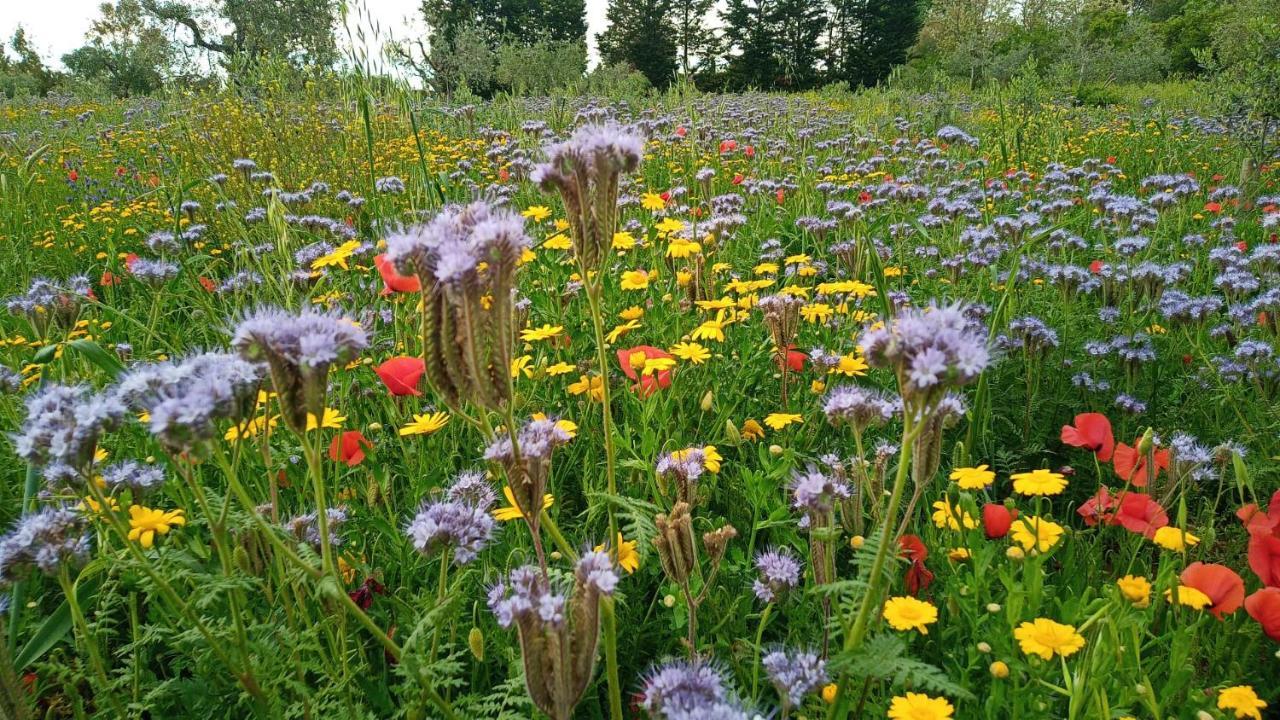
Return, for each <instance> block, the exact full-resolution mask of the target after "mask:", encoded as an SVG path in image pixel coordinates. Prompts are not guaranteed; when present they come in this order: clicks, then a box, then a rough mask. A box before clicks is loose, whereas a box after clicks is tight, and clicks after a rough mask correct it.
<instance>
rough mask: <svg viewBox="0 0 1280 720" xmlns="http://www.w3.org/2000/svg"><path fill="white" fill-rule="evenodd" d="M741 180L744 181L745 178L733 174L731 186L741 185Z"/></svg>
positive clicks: (740, 174)
mask: <svg viewBox="0 0 1280 720" xmlns="http://www.w3.org/2000/svg"><path fill="white" fill-rule="evenodd" d="M743 180H746V178H745V177H743V175H742V173H734V174H733V184H734V185H741V184H742V181H743Z"/></svg>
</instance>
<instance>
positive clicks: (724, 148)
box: [720, 140, 738, 155]
mask: <svg viewBox="0 0 1280 720" xmlns="http://www.w3.org/2000/svg"><path fill="white" fill-rule="evenodd" d="M737 147H738V141H737V140H721V141H720V154H721V155H723V154H725V153H727V152H731V151H733V150H736V149H737Z"/></svg>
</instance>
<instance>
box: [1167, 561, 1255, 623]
mask: <svg viewBox="0 0 1280 720" xmlns="http://www.w3.org/2000/svg"><path fill="white" fill-rule="evenodd" d="M1182 584H1183V585H1186V586H1187V587H1193V588H1195V589H1197V590H1199V591H1200V592H1202V593H1204V594H1205V595H1208V596H1209V599H1210V600H1211V601H1212V604H1210V605H1209V607H1207V608H1205V610H1208V611H1209V612H1211V613H1213V616H1214V617H1216V618H1218V619H1219V620H1221V619H1222V616H1223V615H1229V614H1231V613H1233V612H1235V611H1236V610H1239V609H1240V605H1241V604H1243V603H1244V580H1242V579H1241V578H1240V576H1239V575H1237V574H1236V571H1235V570H1232V569H1231V568H1229V567H1227V566H1226V565H1218V564H1216V563H1202V562H1193V563H1191V564H1190V565H1188V566H1187V568H1186V569H1185V570H1183V571H1182Z"/></svg>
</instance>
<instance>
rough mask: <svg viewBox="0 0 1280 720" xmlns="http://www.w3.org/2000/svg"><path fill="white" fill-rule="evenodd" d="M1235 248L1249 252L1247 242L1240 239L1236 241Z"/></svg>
mask: <svg viewBox="0 0 1280 720" xmlns="http://www.w3.org/2000/svg"><path fill="white" fill-rule="evenodd" d="M1236 249H1237V250H1239V251H1240V252H1249V243H1247V242H1245V241H1244V240H1241V241H1240V242H1238V243H1236Z"/></svg>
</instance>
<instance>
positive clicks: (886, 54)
mask: <svg viewBox="0 0 1280 720" xmlns="http://www.w3.org/2000/svg"><path fill="white" fill-rule="evenodd" d="M920 20H921V11H920V7H919V5H918V4H917V3H916V2H914V1H912V0H836V3H835V5H834V12H833V13H832V17H831V33H830V35H829V37H830V40H829V41H828V42H829V45H830V50H831V54H830V60H829V61H828V65H829V68H830V72H831V77H833V78H835V79H839V80H844V81H845V82H847V83H849V84H850V85H851V86H855V87H868V86H872V85H875V84H877V83H879V82H881V81H882V80H884V79H885V78H886V77H888V76H889V72H890V71H891V70H893V68H894V67H895V66H897V65H901V64H902V63H904V62H906V59H907V51H908V50H910V48H911V46H912V45H914V44H915V42H916V37H917V36H918V35H919V33H920Z"/></svg>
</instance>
